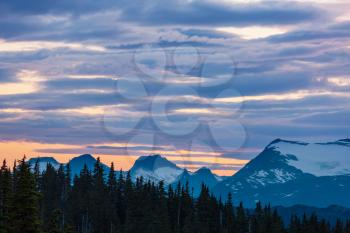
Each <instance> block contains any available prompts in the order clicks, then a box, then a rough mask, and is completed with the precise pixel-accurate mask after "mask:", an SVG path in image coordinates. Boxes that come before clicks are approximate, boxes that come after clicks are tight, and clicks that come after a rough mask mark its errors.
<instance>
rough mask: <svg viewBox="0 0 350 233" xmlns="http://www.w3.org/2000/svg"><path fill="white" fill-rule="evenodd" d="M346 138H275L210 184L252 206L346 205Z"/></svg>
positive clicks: (349, 189) (349, 184) (349, 183)
mask: <svg viewBox="0 0 350 233" xmlns="http://www.w3.org/2000/svg"><path fill="white" fill-rule="evenodd" d="M349 163H350V146H349V140H339V141H336V142H331V143H314V144H310V143H303V142H293V141H286V140H281V139H277V140H275V141H273V142H272V143H270V144H269V145H268V146H267V147H266V148H265V149H264V150H263V151H262V152H261V153H260V154H259V155H258V156H257V157H256V158H255V159H253V160H252V161H251V162H249V163H248V164H247V165H246V166H245V167H244V168H242V169H241V170H240V171H239V172H237V173H236V174H235V175H234V176H232V177H230V178H227V179H226V180H224V181H223V182H221V183H219V184H218V185H216V186H215V187H214V192H215V193H216V194H218V195H219V194H221V195H223V196H225V195H227V193H228V192H232V193H233V196H234V199H235V200H236V201H237V202H238V201H244V202H245V204H246V205H247V206H254V205H255V202H256V201H258V200H260V201H262V202H265V203H271V204H273V205H284V206H289V205H295V204H304V205H311V206H318V207H326V206H329V205H332V204H337V205H343V206H348V207H349V206H350V199H349V198H348V196H349V195H350V176H349V174H350V171H349V170H348V168H350V166H349Z"/></svg>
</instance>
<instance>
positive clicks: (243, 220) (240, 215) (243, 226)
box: [236, 202, 249, 233]
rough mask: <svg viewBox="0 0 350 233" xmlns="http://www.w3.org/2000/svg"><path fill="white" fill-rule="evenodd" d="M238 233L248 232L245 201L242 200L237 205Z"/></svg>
mask: <svg viewBox="0 0 350 233" xmlns="http://www.w3.org/2000/svg"><path fill="white" fill-rule="evenodd" d="M236 221H237V233H247V232H248V228H249V227H248V220H247V215H246V212H245V209H244V207H243V203H242V202H241V203H240V204H239V206H238V207H237V219H236Z"/></svg>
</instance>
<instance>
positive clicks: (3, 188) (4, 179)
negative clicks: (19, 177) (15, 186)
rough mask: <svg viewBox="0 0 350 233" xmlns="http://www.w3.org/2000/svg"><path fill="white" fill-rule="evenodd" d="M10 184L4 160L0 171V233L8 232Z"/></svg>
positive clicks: (8, 171) (8, 172) (9, 173)
mask: <svg viewBox="0 0 350 233" xmlns="http://www.w3.org/2000/svg"><path fill="white" fill-rule="evenodd" d="M11 198H12V184H11V172H10V169H9V168H8V167H7V165H6V160H4V162H3V165H2V167H1V169H0V233H9V232H10V220H11V212H10V209H11Z"/></svg>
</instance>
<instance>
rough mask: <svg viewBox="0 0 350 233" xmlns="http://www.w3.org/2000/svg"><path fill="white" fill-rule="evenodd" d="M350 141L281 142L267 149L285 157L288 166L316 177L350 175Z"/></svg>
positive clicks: (272, 144)
mask: <svg viewBox="0 0 350 233" xmlns="http://www.w3.org/2000/svg"><path fill="white" fill-rule="evenodd" d="M349 145H350V141H348V140H346V139H345V140H339V141H337V142H334V143H301V142H290V141H283V140H279V141H277V142H276V143H271V144H270V145H269V146H268V147H267V149H272V150H273V151H275V152H278V153H280V155H282V156H284V158H285V160H286V162H287V164H288V165H290V166H293V167H295V168H297V169H299V170H301V171H303V172H304V173H309V174H312V175H314V176H337V175H348V174H350V146H349Z"/></svg>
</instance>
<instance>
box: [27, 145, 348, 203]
mask: <svg viewBox="0 0 350 233" xmlns="http://www.w3.org/2000/svg"><path fill="white" fill-rule="evenodd" d="M37 160H38V162H39V165H40V167H41V170H42V171H43V170H44V169H45V167H46V165H47V164H48V163H51V164H52V165H53V166H54V167H58V166H60V164H59V163H58V162H57V161H56V160H55V159H54V158H51V157H40V158H32V159H30V160H29V163H30V164H34V163H35V162H36V161H37ZM95 162H96V159H95V158H94V157H93V156H91V155H87V154H85V155H81V156H78V157H75V158H73V159H72V160H71V161H69V165H70V168H71V170H72V175H78V174H79V172H80V170H81V169H82V168H83V166H84V164H86V165H87V167H88V168H89V169H90V170H92V169H93V166H94V164H95ZM103 166H104V169H105V171H106V173H107V172H108V171H109V167H108V166H106V165H103ZM130 174H131V176H132V178H133V179H134V180H135V179H136V178H137V177H140V176H142V177H144V179H145V180H152V181H154V182H159V181H161V180H163V181H164V183H165V184H166V185H172V186H176V185H177V184H178V183H179V182H180V183H181V184H186V182H188V184H189V186H190V188H192V189H193V194H194V195H195V196H196V195H198V194H199V192H200V187H201V185H202V183H205V184H206V185H207V186H208V187H209V188H210V190H212V192H213V193H214V194H215V195H217V196H221V197H222V198H224V197H226V196H227V194H228V193H232V194H233V197H234V198H233V199H234V200H235V202H236V203H237V202H240V201H243V202H244V204H245V206H247V207H254V206H255V203H256V202H257V201H261V202H263V203H271V204H272V205H273V206H294V205H308V206H315V207H327V206H330V205H339V206H344V207H350V198H349V196H350V139H343V140H338V141H335V142H328V143H306V142H297V141H287V140H282V139H276V140H274V141H273V142H271V143H270V144H269V145H267V146H266V147H265V148H264V150H263V151H262V152H261V153H260V154H259V155H258V156H257V157H255V158H254V159H253V160H251V161H250V162H249V163H248V164H247V165H245V166H244V167H243V168H242V169H241V170H240V171H238V172H237V173H236V174H234V175H233V176H230V177H220V176H217V175H215V174H213V173H212V172H211V170H210V169H208V168H200V169H199V170H197V171H195V172H190V171H188V170H186V169H183V168H180V167H178V166H177V165H176V164H174V163H172V162H170V161H169V160H167V159H166V158H164V157H162V156H160V155H150V156H141V157H140V158H138V159H137V160H136V161H135V164H134V165H133V167H132V168H131V169H130Z"/></svg>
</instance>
